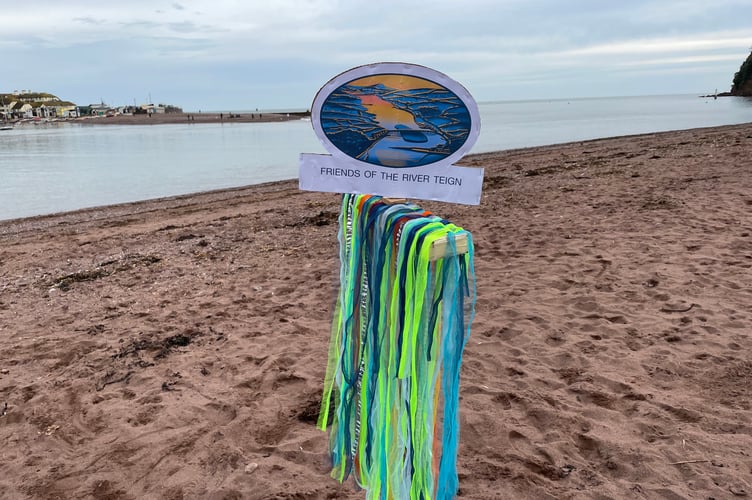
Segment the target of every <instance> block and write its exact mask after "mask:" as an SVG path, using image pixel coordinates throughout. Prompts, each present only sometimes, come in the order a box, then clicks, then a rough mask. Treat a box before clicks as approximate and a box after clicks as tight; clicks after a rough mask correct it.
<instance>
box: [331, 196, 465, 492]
mask: <svg viewBox="0 0 752 500" xmlns="http://www.w3.org/2000/svg"><path fill="white" fill-rule="evenodd" d="M338 238H339V244H340V263H341V267H340V291H339V294H338V298H337V305H336V308H335V314H334V320H333V322H332V331H331V339H330V346H329V355H328V364H327V371H326V377H325V380H324V391H323V398H322V403H321V410H320V412H319V420H318V427H319V428H320V429H321V430H326V428H327V425H328V424H329V423H330V421H331V427H330V431H329V432H330V435H329V451H330V454H331V459H332V477H334V478H335V479H337V480H338V481H340V482H343V481H345V480H346V479H347V478H348V477H350V476H351V475H352V476H353V477H354V479H355V482H356V483H357V484H358V485H359V486H360V487H362V488H363V489H365V490H366V498H368V499H396V500H403V499H415V500H418V499H432V498H437V499H449V498H453V497H454V495H455V494H456V492H457V489H458V487H459V483H458V479H457V469H456V461H457V447H458V444H459V414H458V405H459V374H460V364H461V362H462V352H463V349H464V346H465V344H466V342H467V339H468V337H469V335H470V325H471V323H472V319H473V316H474V314H475V296H476V292H475V273H474V269H473V245H472V237H471V235H470V233H468V232H467V231H465V230H463V229H462V228H460V227H457V226H455V225H454V224H451V223H450V222H448V221H446V220H443V219H441V218H439V217H437V216H435V215H433V214H431V213H430V212H427V211H425V210H423V209H421V208H420V207H418V206H417V205H414V204H412V203H388V202H387V201H385V200H384V199H383V198H381V197H379V196H371V195H355V194H346V195H343V198H342V210H341V212H340V217H339V235H338ZM463 239H464V240H466V242H467V252H462V251H458V248H457V246H458V245H457V242H458V241H460V240H463ZM440 241H441V242H444V241H445V242H446V244H445V245H444V250H443V254H441V255H439V256H438V258H437V257H436V256H435V255H432V252H431V250H432V248H433V247H434V245H435V244H436V243H437V242H440Z"/></svg>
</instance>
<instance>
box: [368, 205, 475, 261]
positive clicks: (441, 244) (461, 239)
mask: <svg viewBox="0 0 752 500" xmlns="http://www.w3.org/2000/svg"><path fill="white" fill-rule="evenodd" d="M382 200H383V201H384V203H388V204H390V205H396V204H398V203H407V200H406V199H405V198H382ZM448 244H449V241H448V238H447V237H446V236H444V237H443V238H439V239H437V240H434V242H433V243H432V244H431V252H430V253H429V257H428V258H429V260H430V261H431V262H436V261H437V260H439V259H443V258H444V257H446V256H447V255H446V252H447V246H448ZM454 247H455V249H456V252H455V253H453V254H452V255H463V254H466V253H467V252H468V250H469V248H468V243H467V235H466V234H458V235H456V236H455V237H454Z"/></svg>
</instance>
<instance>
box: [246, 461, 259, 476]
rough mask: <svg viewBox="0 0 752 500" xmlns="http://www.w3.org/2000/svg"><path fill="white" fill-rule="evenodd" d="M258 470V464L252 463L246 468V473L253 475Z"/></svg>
mask: <svg viewBox="0 0 752 500" xmlns="http://www.w3.org/2000/svg"><path fill="white" fill-rule="evenodd" d="M256 469H258V464H257V463H256V462H251V463H249V464H248V465H246V466H245V472H246V474H251V473H253V472H255V471H256Z"/></svg>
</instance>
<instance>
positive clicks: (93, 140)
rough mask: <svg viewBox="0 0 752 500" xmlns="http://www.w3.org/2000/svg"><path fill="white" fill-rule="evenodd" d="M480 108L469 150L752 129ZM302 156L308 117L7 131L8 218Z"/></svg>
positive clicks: (2, 195)
mask: <svg viewBox="0 0 752 500" xmlns="http://www.w3.org/2000/svg"><path fill="white" fill-rule="evenodd" d="M479 108H480V115H481V122H482V123H481V131H480V137H479V138H478V141H477V142H476V144H475V146H474V147H473V150H472V151H471V153H480V152H487V151H496V150H504V149H514V148H522V147H529V146H539V145H546V144H557V143H563V142H570V141H580V140H585V139H594V138H600V137H613V136H621V135H627V134H640V133H647V132H657V131H664V130H680V129H688V128H697V127H709V126H716V125H726V124H735V123H749V122H752V100H750V99H745V98H734V97H724V98H719V99H717V100H714V99H712V98H710V99H706V98H698V97H696V96H687V95H683V96H651V97H621V98H602V99H573V100H552V101H544V100H541V101H517V102H515V101H506V102H494V103H481V104H480V105H479ZM415 137H417V136H415ZM407 142H408V143H410V144H411V146H413V147H415V146H416V145H419V143H417V142H410V141H409V140H408V141H407ZM303 152H305V153H324V152H325V150H324V148H323V146H322V145H321V144H320V143H319V142H318V140H317V139H316V136H315V134H314V132H313V129H312V127H311V123H310V121H305V120H300V121H290V122H275V123H235V124H224V125H220V124H200V125H199V124H196V125H188V124H180V125H152V126H148V125H145V126H140V125H128V126H116V125H107V126H90V125H87V126H83V125H77V124H62V123H57V124H48V125H38V126H33V125H26V126H19V127H16V128H15V129H13V130H3V131H0V220H2V219H11V218H16V217H26V216H32V215H39V214H46V213H52V212H59V211H65V210H74V209H78V208H84V207H91V206H99V205H107V204H114V203H122V202H130V201H137V200H144V199H150V198H157V197H163V196H171V195H177V194H186V193H192V192H198V191H207V190H212V189H219V188H226V187H235V186H244V185H249V184H258V183H262V182H268V181H275V180H281V179H292V178H295V177H297V171H298V155H299V154H300V153H303Z"/></svg>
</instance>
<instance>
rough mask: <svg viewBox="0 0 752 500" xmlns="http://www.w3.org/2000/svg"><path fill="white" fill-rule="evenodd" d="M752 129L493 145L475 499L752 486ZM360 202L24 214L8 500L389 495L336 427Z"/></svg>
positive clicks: (9, 334)
mask: <svg viewBox="0 0 752 500" xmlns="http://www.w3.org/2000/svg"><path fill="white" fill-rule="evenodd" d="M750 151H752V124H747V125H737V126H728V127H719V128H708V129H697V130H689V131H680V132H667V133H659V134H647V135H639V136H631V137H620V138H614V139H603V140H596V141H587V142H578V143H572V144H566V145H557V146H549V147H539V148H529V149H521V150H515V151H506V152H499V153H489V154H482V155H474V156H469V157H467V158H465V159H464V160H463V162H462V163H463V164H465V165H470V166H481V165H482V166H484V167H485V168H486V181H485V186H484V192H483V198H482V203H481V205H480V206H478V207H468V206H458V205H449V204H442V203H434V202H431V203H422V205H423V206H424V207H426V208H428V209H429V210H432V211H434V212H435V213H437V214H439V215H442V216H444V217H446V218H448V219H450V220H451V221H453V222H455V223H456V224H458V225H460V226H462V227H464V228H466V229H468V230H469V231H471V232H472V233H473V237H474V240H475V244H476V258H475V264H476V272H477V282H478V302H477V315H476V319H475V322H474V324H473V329H472V335H471V338H470V341H469V343H468V346H467V348H466V351H465V357H464V363H463V366H462V379H461V402H460V418H461V431H460V432H461V435H460V449H459V457H458V468H459V473H460V495H459V497H460V498H472V499H610V498H647V499H654V498H664V499H683V498H687V499H690V498H702V499H707V498H716V499H722V498H743V497H749V496H752V389H750V387H752V361H750V357H749V353H750V351H751V350H752V339H751V338H750V334H752V327H751V326H750V325H752V311H751V309H750V304H752V215H751V214H752V173H750V168H749V156H750ZM338 210H339V197H338V196H337V195H332V194H324V193H310V192H301V191H299V190H298V189H297V183H296V182H295V181H288V182H279V183H271V184H264V185H260V186H251V187H245V188H238V189H231V190H224V191H216V192H211V193H201V194H195V195H190V196H181V197H172V198H167V199H162V200H152V201H146V202H140V203H131V204H125V205H117V206H111V207H103V208H96V209H87V210H82V211H78V212H71V213H64V214H57V215H51V216H44V217H35V218H30V219H21V220H16V221H6V222H0V497H1V498H9V499H16V498H34V499H37V498H40V499H56V498H66V499H67V498H96V499H104V498H108V499H142V498H154V499H207V498H210V499H211V498H215V499H219V498H249V499H293V498H295V499H318V498H347V499H356V498H363V492H358V491H356V490H355V489H354V488H353V485H352V484H351V483H347V484H345V485H342V486H340V485H339V484H337V483H336V482H335V481H334V480H332V479H330V478H329V476H328V457H327V456H326V454H325V450H326V440H327V436H326V434H324V433H322V432H320V431H318V430H316V429H315V421H316V417H317V412H318V405H319V399H320V394H321V389H322V383H323V375H324V370H325V358H326V352H327V342H328V335H329V328H330V321H331V316H332V307H333V305H334V298H335V293H336V288H337V285H338V250H337V241H336V224H337V214H338Z"/></svg>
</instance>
